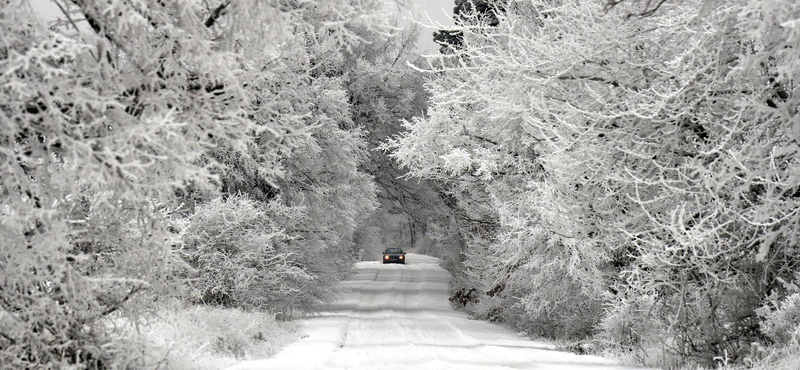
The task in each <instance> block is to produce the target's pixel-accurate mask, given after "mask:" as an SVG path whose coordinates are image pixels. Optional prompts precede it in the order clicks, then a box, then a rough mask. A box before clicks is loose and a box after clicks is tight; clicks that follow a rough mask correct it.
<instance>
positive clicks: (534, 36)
mask: <svg viewBox="0 0 800 370" xmlns="http://www.w3.org/2000/svg"><path fill="white" fill-rule="evenodd" d="M615 3H617V4H616V6H614V7H612V8H610V10H609V11H608V13H605V11H604V9H603V4H602V3H601V2H599V1H578V2H562V1H533V2H529V1H510V2H508V4H506V5H505V7H504V10H502V11H499V12H498V14H499V17H500V23H499V25H497V26H496V27H494V26H466V27H463V32H464V46H463V48H461V49H457V50H454V52H453V53H452V54H450V55H442V56H432V57H429V58H428V60H427V65H426V66H425V67H424V68H422V69H424V70H428V71H432V72H436V74H435V77H434V78H433V79H432V81H431V82H430V83H429V85H428V89H429V91H430V92H431V93H432V97H431V103H432V107H431V110H430V112H429V116H428V117H424V118H415V119H413V120H411V121H408V122H406V123H405V125H406V128H407V129H408V132H407V133H404V134H403V135H400V136H398V137H397V138H395V139H394V140H393V141H392V142H391V143H389V144H388V145H387V147H391V148H392V149H393V150H394V153H393V156H394V158H396V159H397V160H398V161H399V162H400V163H402V164H403V165H405V166H407V167H408V168H409V169H410V171H411V174H413V175H416V176H422V177H427V178H435V179H440V180H444V181H453V182H456V183H459V184H460V183H464V182H468V183H473V184H476V186H482V187H483V188H484V189H485V191H486V192H487V193H488V194H489V196H488V197H485V198H483V199H480V198H475V197H473V198H471V199H468V201H467V202H465V203H470V202H483V203H488V204H490V205H491V207H492V209H494V210H495V212H496V213H495V214H496V216H497V217H498V221H499V231H498V233H497V234H496V240H495V242H494V243H493V244H492V245H491V246H489V248H490V250H491V255H490V256H487V257H485V258H481V259H479V260H476V261H474V262H471V265H470V266H475V267H474V268H476V269H481V270H484V271H486V274H488V275H490V276H494V278H495V279H497V280H498V281H503V282H507V283H508V284H509V286H519V287H522V289H521V290H515V291H513V292H507V293H508V294H509V295H512V296H513V297H514V298H516V299H517V301H518V302H519V305H522V306H523V307H524V308H525V310H526V312H529V313H531V314H534V315H538V314H540V313H541V312H545V311H543V310H546V309H547V308H548V307H549V306H552V305H554V304H555V303H556V302H558V301H559V300H567V301H571V302H584V300H585V299H587V297H588V299H591V300H596V301H598V302H606V303H607V304H610V305H611V307H613V309H612V310H611V311H609V314H610V315H611V314H613V315H617V316H619V315H623V314H625V315H627V314H631V315H635V316H637V317H636V318H634V320H655V321H656V322H658V323H657V324H654V325H650V326H647V329H646V330H647V331H648V333H649V334H653V335H655V336H657V337H664V338H670V339H669V340H668V341H667V343H665V344H664V345H665V346H667V347H668V350H669V351H672V352H673V353H676V354H678V355H681V356H698V358H700V359H701V360H700V361H701V362H702V361H711V358H712V357H713V356H716V355H719V354H721V353H723V352H724V351H728V352H729V353H737V351H738V349H739V348H740V347H741V346H743V345H747V344H748V343H749V341H750V340H752V339H754V338H755V337H756V336H757V335H758V326H757V324H756V322H755V321H753V320H750V319H747V320H743V319H742V317H752V316H753V310H754V309H755V308H757V307H758V305H759V302H760V300H761V299H763V297H765V296H766V295H767V294H769V292H770V291H771V290H773V289H775V288H776V287H778V286H779V284H778V283H777V280H776V278H778V277H787V278H791V277H792V274H791V270H792V269H793V268H796V267H792V266H796V265H797V260H796V258H797V257H796V256H797V255H798V229H800V228H798V225H799V224H800V197H799V196H798V194H800V193H798V191H800V155H798V149H799V147H798V145H797V140H798V137H800V125H798V122H800V120H798V113H797V111H796V109H795V108H796V107H797V106H798V103H800V101H798V93H797V91H796V86H797V85H796V83H795V79H796V78H797V77H798V73H800V64H798V63H799V60H798V57H797V53H796V52H795V50H796V49H797V48H798V47H800V29H798V28H797V27H794V23H792V22H793V20H796V19H797V18H798V15H800V5H798V4H797V3H796V2H794V1H789V0H786V1H769V2H763V1H733V2H714V1H688V2H687V1H684V2H669V1H668V2H666V3H664V4H663V6H661V7H660V8H659V9H658V10H657V11H656V12H653V13H652V14H650V15H649V16H638V15H636V14H640V13H641V6H643V3H642V2H615ZM647 3H648V4H649V2H647ZM628 14H633V15H631V16H628ZM562 277H563V279H564V283H556V284H553V283H550V281H552V280H553V279H562ZM542 287H545V288H544V289H542ZM562 288H568V289H570V290H571V291H574V292H576V293H579V294H571V295H568V296H563V295H558V294H556V293H557V291H558V290H559V289H562ZM550 289H553V290H554V291H553V292H548V291H549V290H550ZM641 295H644V296H652V297H656V299H655V301H654V302H653V303H652V309H649V310H628V309H625V310H617V307H618V306H619V305H626V304H628V303H626V302H629V301H630V300H632V299H633V298H634V297H638V296H641ZM619 307H621V306H619ZM614 310H617V311H614ZM614 312H616V313H614ZM643 330H645V329H643ZM648 333H640V334H641V335H647V334H648Z"/></svg>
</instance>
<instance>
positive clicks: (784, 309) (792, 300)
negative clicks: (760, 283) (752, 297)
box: [756, 281, 800, 345]
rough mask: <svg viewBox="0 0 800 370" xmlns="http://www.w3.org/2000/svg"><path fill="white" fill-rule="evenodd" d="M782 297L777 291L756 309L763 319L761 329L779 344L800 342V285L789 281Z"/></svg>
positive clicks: (796, 343)
mask: <svg viewBox="0 0 800 370" xmlns="http://www.w3.org/2000/svg"><path fill="white" fill-rule="evenodd" d="M785 291H786V293H785V295H784V296H783V297H782V298H779V297H780V296H779V295H778V294H777V293H773V294H771V295H770V296H769V297H767V303H765V304H764V305H763V306H762V307H760V308H759V309H758V310H756V313H757V314H758V316H759V317H760V318H761V319H762V321H761V331H762V332H763V333H764V334H765V335H766V336H767V337H768V338H769V339H770V340H772V341H773V342H774V343H776V344H778V345H787V344H795V345H798V344H800V287H798V285H797V281H795V282H794V283H787V284H786V287H785Z"/></svg>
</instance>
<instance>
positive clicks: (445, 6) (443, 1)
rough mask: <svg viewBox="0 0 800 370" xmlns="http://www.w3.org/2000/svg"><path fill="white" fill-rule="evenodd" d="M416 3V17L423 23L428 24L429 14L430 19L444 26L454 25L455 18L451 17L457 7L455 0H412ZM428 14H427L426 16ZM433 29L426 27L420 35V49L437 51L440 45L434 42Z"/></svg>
mask: <svg viewBox="0 0 800 370" xmlns="http://www.w3.org/2000/svg"><path fill="white" fill-rule="evenodd" d="M410 1H411V2H413V4H414V11H415V13H417V14H416V19H417V20H419V21H420V22H422V23H423V24H428V23H430V21H428V16H429V17H430V19H431V20H432V21H433V22H435V23H438V24H442V25H444V26H452V25H453V20H452V19H451V18H450V17H452V15H453V7H455V3H454V0H410ZM426 14H427V16H426ZM434 31H435V30H433V29H424V30H423V31H422V34H421V35H420V37H419V38H420V40H419V43H418V44H417V45H418V46H419V48H420V51H423V52H425V51H436V50H439V46H438V45H436V43H434V42H433V32H434Z"/></svg>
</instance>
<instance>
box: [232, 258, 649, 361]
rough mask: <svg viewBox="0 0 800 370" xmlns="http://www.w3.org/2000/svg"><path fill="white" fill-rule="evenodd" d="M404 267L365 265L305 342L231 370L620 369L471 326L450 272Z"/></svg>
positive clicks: (309, 327)
mask: <svg viewBox="0 0 800 370" xmlns="http://www.w3.org/2000/svg"><path fill="white" fill-rule="evenodd" d="M407 258H408V261H407V264H406V265H384V264H382V263H380V262H378V261H375V262H360V263H358V265H357V273H356V275H355V277H354V278H353V279H352V280H349V281H346V282H344V283H343V284H344V285H345V288H346V289H345V290H346V292H345V293H344V294H343V295H342V296H341V297H340V298H339V299H338V300H337V301H336V302H335V303H333V304H331V305H327V306H324V307H322V308H321V309H320V314H319V315H316V316H313V317H311V318H309V319H305V320H304V322H303V324H304V327H305V330H306V333H307V336H305V337H304V338H303V339H301V340H299V341H297V342H294V343H292V344H290V345H289V346H287V347H286V348H284V349H283V350H282V351H281V352H280V353H278V354H277V355H276V356H275V357H273V358H270V359H266V360H257V361H248V362H244V363H241V364H239V365H237V366H234V367H232V368H231V369H230V370H233V369H235V370H261V369H287V370H288V369H291V370H299V369H364V370H375V369H458V370H471V369H541V370H590V369H591V370H622V369H636V368H634V367H628V366H621V365H616V364H614V363H613V361H611V360H608V359H604V358H601V357H596V356H580V355H576V354H572V353H567V352H561V351H556V350H554V349H553V348H552V346H550V345H547V344H543V343H539V342H535V341H531V340H529V339H526V338H524V337H522V336H521V335H518V334H516V333H514V332H512V331H510V330H508V329H506V328H503V327H500V326H498V325H494V324H491V323H488V322H484V321H479V320H472V319H469V318H468V317H467V315H466V314H465V313H463V312H458V311H455V310H453V309H452V308H451V307H450V305H449V302H448V300H447V297H448V281H449V279H450V274H449V273H448V272H447V271H445V270H444V269H442V268H441V267H439V265H438V263H439V260H438V259H437V258H434V257H429V256H424V255H419V254H413V253H409V254H408V257H407Z"/></svg>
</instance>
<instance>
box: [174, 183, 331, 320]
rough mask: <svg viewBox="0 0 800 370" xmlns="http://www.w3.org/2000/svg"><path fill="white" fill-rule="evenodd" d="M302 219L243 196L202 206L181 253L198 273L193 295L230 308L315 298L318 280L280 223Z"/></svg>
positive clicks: (291, 304) (287, 303) (298, 302)
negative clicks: (302, 262)
mask: <svg viewBox="0 0 800 370" xmlns="http://www.w3.org/2000/svg"><path fill="white" fill-rule="evenodd" d="M279 217H287V218H290V219H292V218H297V217H300V215H299V214H298V212H297V210H291V209H288V208H286V207H285V206H282V205H280V204H278V203H277V202H272V203H267V204H266V205H261V204H259V203H257V202H255V201H253V200H251V199H249V198H246V197H243V196H230V197H227V198H226V199H222V198H217V199H214V200H211V201H210V202H208V203H204V204H202V205H200V206H198V207H197V209H196V211H195V213H194V214H193V215H191V216H190V217H189V218H188V220H187V227H186V229H185V230H183V232H182V233H181V236H182V240H183V243H184V244H183V246H182V247H181V248H180V254H181V255H182V256H183V258H184V259H185V260H186V261H187V263H188V264H189V265H190V266H191V267H192V268H193V269H194V271H193V273H192V274H190V279H189V281H190V289H189V292H188V294H189V296H190V298H191V299H192V300H194V301H196V302H202V303H206V304H218V305H223V306H228V307H247V308H271V307H281V306H289V307H296V306H299V305H303V304H304V303H305V304H308V302H310V301H313V300H314V299H315V298H319V297H314V296H313V295H312V294H313V292H314V290H312V289H309V288H308V287H309V286H313V285H314V284H315V282H314V280H315V277H314V276H313V275H311V274H309V273H308V272H307V271H306V270H305V269H304V268H303V267H302V266H300V265H299V264H298V263H297V261H296V260H297V255H296V254H297V251H296V250H294V249H293V245H292V239H293V237H292V236H291V235H288V234H287V233H286V231H285V229H283V228H282V227H281V226H280V225H278V224H277V223H276V219H277V218H279Z"/></svg>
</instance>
